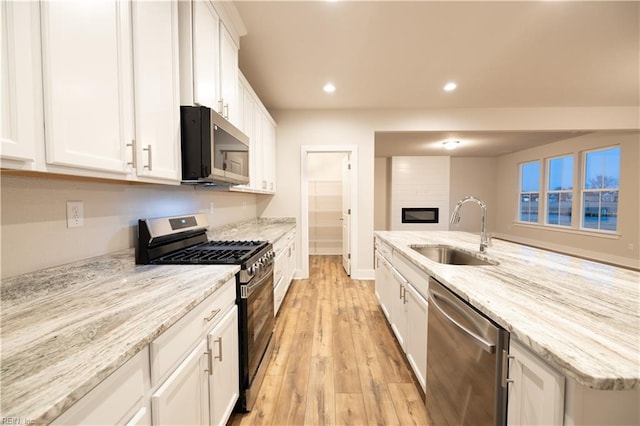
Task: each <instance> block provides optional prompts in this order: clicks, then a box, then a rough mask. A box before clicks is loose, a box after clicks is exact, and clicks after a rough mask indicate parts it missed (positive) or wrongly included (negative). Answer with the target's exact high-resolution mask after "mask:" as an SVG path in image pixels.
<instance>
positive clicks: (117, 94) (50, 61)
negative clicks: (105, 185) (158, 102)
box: [41, 0, 134, 174]
mask: <svg viewBox="0 0 640 426" xmlns="http://www.w3.org/2000/svg"><path fill="white" fill-rule="evenodd" d="M41 8H42V9H41V10H42V58H43V67H44V71H43V90H44V120H45V132H46V133H45V136H46V138H45V140H46V157H47V163H49V164H54V165H63V166H73V167H79V168H86V169H96V170H106V171H110V172H118V173H123V174H124V173H126V171H127V160H126V154H125V149H126V145H127V144H128V143H130V142H131V141H132V139H133V137H134V135H133V88H132V80H131V77H132V72H131V34H130V28H131V22H130V4H129V2H124V1H122V2H120V1H108V0H102V1H86V0H70V1H64V2H62V1H59V2H42V3H41Z"/></svg>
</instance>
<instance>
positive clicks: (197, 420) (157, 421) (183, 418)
mask: <svg viewBox="0 0 640 426" xmlns="http://www.w3.org/2000/svg"><path fill="white" fill-rule="evenodd" d="M206 353H207V342H206V341H205V340H204V339H203V340H202V341H201V342H200V344H199V345H198V346H197V347H196V348H195V349H194V350H193V351H192V352H191V353H190V354H189V355H188V356H187V358H186V359H185V360H184V361H183V362H182V363H181V364H180V365H179V366H178V368H176V370H175V371H174V372H173V373H172V374H171V375H170V376H169V378H168V379H167V380H166V381H165V382H164V383H163V384H162V386H160V387H159V388H158V390H157V391H156V392H155V393H154V394H153V395H152V396H151V410H152V414H151V416H152V417H153V424H154V425H179V424H181V425H204V424H208V423H209V401H208V393H209V392H208V389H207V377H208V373H207V372H206V370H207V368H208V367H207V365H206V364H207V362H206V356H205V355H206Z"/></svg>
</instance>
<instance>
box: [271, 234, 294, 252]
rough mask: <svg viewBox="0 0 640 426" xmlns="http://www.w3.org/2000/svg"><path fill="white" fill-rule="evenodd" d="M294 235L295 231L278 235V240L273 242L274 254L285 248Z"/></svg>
mask: <svg viewBox="0 0 640 426" xmlns="http://www.w3.org/2000/svg"><path fill="white" fill-rule="evenodd" d="M295 237H296V233H295V231H289V232H287V233H286V234H284V235H283V236H282V237H280V239H279V240H277V241H276V242H275V243H273V251H274V252H275V253H276V256H278V255H279V254H280V253H282V252H283V251H284V250H285V248H286V247H287V246H288V245H289V244H290V243H291V241H293V240H294V239H295Z"/></svg>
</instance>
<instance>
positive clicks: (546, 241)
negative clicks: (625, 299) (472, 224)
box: [490, 132, 640, 268]
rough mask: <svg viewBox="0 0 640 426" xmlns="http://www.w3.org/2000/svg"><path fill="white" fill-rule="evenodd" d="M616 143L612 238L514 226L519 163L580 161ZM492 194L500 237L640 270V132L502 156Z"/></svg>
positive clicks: (593, 137) (588, 137) (588, 138)
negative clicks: (616, 187) (617, 172)
mask: <svg viewBox="0 0 640 426" xmlns="http://www.w3.org/2000/svg"><path fill="white" fill-rule="evenodd" d="M617 144H619V145H620V147H621V150H622V151H621V160H620V161H621V170H620V199H619V205H618V214H619V216H618V232H617V234H618V235H617V236H604V235H603V234H602V233H600V234H598V233H593V232H583V233H571V232H561V231H558V230H556V229H557V228H553V227H548V226H535V225H533V226H532V225H528V224H527V225H521V224H518V223H516V217H517V199H518V195H517V191H518V164H519V163H521V162H525V161H532V160H541V161H544V160H545V159H547V158H550V157H555V156H559V155H566V154H571V153H573V154H575V155H576V158H578V159H580V158H581V153H582V152H583V151H585V150H590V149H595V148H601V147H607V146H611V145H617ZM575 169H576V170H575V173H576V175H577V174H578V171H579V167H578V166H577V165H576V167H575ZM579 179H580V177H576V180H575V181H574V182H575V183H574V188H577V189H579V188H580V186H579V185H580V180H579ZM496 193H497V205H496V206H497V210H496V212H495V216H496V222H495V227H493V229H494V231H495V232H496V233H498V234H499V235H500V236H502V237H504V238H507V239H511V240H513V241H516V242H522V243H528V244H532V245H537V246H540V247H543V248H549V249H552V250H558V251H563V252H567V253H572V254H575V255H579V256H584V257H588V258H593V259H597V260H601V261H607V262H612V263H616V264H623V265H627V266H632V267H635V268H640V247H639V246H640V133H638V132H597V133H593V134H589V135H585V136H582V137H577V138H572V139H568V140H565V141H560V142H556V143H552V144H548V145H544V146H540V147H537V148H533V149H528V150H525V151H520V152H516V153H514V154H511V155H505V156H502V157H500V158H498V162H497V176H496ZM574 198H575V199H576V201H578V202H579V200H580V196H579V192H577V191H576V192H574ZM573 211H574V212H576V211H578V210H577V209H574V210H573ZM490 229H491V228H490Z"/></svg>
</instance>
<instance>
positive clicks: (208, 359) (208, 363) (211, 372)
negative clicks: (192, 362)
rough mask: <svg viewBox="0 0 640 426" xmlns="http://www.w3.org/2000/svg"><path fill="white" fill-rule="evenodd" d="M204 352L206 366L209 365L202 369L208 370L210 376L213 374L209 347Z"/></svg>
mask: <svg viewBox="0 0 640 426" xmlns="http://www.w3.org/2000/svg"><path fill="white" fill-rule="evenodd" d="M204 354H205V355H206V356H207V366H208V367H209V368H207V369H205V370H204V371H206V372H208V373H209V375H210V376H211V375H212V374H213V359H212V358H211V349H209V350H208V351H206V352H205V353H204Z"/></svg>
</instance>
